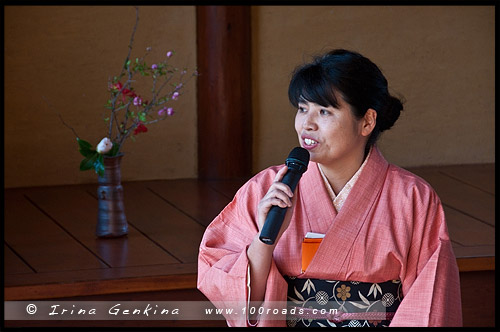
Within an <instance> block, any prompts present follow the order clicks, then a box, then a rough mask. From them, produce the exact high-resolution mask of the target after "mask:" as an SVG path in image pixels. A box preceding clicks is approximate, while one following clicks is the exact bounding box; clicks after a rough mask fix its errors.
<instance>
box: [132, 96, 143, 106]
mask: <svg viewBox="0 0 500 332" xmlns="http://www.w3.org/2000/svg"><path fill="white" fill-rule="evenodd" d="M141 104H142V98H141V97H135V98H134V105H135V106H140V105H141Z"/></svg>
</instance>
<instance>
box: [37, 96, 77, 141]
mask: <svg viewBox="0 0 500 332" xmlns="http://www.w3.org/2000/svg"><path fill="white" fill-rule="evenodd" d="M42 98H43V100H45V102H46V103H47V105H49V107H50V108H52V109H53V110H54V111H55V112H56V114H57V115H58V116H59V119H61V122H62V123H63V125H65V126H66V127H68V128H69V129H71V131H72V132H73V134H75V136H76V138H80V137H79V136H78V134H77V133H76V131H75V129H73V127H71V126H70V125H68V124H67V123H66V122H64V120H63V118H62V115H61V114H60V113H59V112H57V110H56V108H55V107H54V106H53V105H52V104H51V103H50V102H49V101H48V100H47V98H45V96H42Z"/></svg>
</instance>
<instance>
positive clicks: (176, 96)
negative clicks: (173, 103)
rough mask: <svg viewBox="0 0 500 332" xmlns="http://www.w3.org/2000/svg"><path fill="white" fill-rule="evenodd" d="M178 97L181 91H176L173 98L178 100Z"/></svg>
mask: <svg viewBox="0 0 500 332" xmlns="http://www.w3.org/2000/svg"><path fill="white" fill-rule="evenodd" d="M177 98H179V92H177V91H175V92H174V93H173V94H172V99H173V100H177Z"/></svg>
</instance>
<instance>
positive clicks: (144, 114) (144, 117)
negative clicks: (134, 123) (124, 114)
mask: <svg viewBox="0 0 500 332" xmlns="http://www.w3.org/2000/svg"><path fill="white" fill-rule="evenodd" d="M137 115H138V116H139V120H141V121H142V122H146V113H144V112H139V114H137Z"/></svg>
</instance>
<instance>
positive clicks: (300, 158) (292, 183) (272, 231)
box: [259, 147, 309, 245]
mask: <svg viewBox="0 0 500 332" xmlns="http://www.w3.org/2000/svg"><path fill="white" fill-rule="evenodd" d="M285 164H286V165H287V166H288V170H287V172H286V173H285V175H284V176H283V179H282V180H281V182H282V183H284V184H286V185H288V186H289V187H290V189H291V190H292V192H294V191H295V187H297V183H299V180H300V177H301V176H302V174H303V173H304V172H305V171H306V170H307V165H308V164H309V151H307V150H306V149H304V148H301V147H295V148H294V149H293V150H292V151H290V154H289V155H288V158H287V159H286V161H285ZM286 210H287V208H282V207H279V206H276V205H275V206H272V207H271V209H270V210H269V213H268V214H267V217H266V221H265V223H264V227H262V231H261V232H260V236H259V239H260V240H261V241H262V242H264V243H265V244H269V245H272V244H274V242H275V241H276V237H277V236H278V233H279V231H280V228H281V225H282V224H283V220H284V219H285V214H286Z"/></svg>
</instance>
